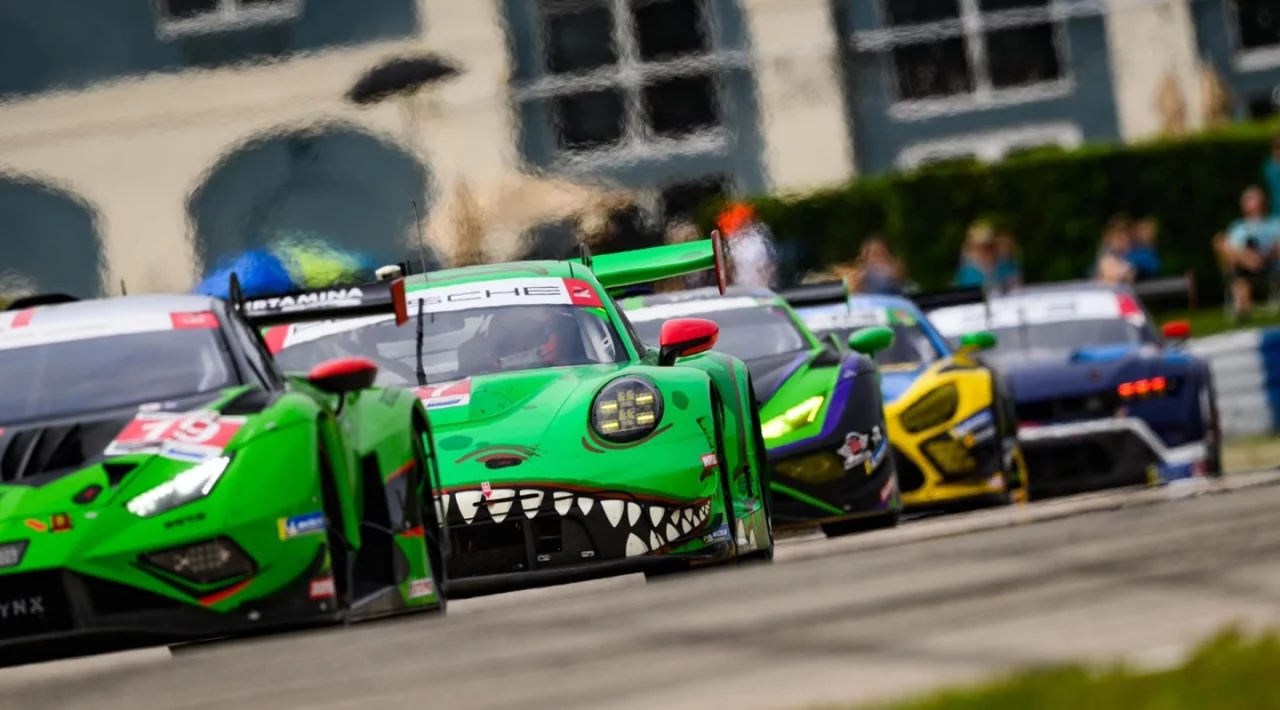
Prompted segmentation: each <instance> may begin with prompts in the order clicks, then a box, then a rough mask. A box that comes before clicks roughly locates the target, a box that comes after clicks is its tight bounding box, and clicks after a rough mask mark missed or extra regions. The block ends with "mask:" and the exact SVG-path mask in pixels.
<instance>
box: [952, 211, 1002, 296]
mask: <svg viewBox="0 0 1280 710" xmlns="http://www.w3.org/2000/svg"><path fill="white" fill-rule="evenodd" d="M995 241H996V240H995V233H994V232H993V231H992V229H991V225H989V224H987V223H985V222H977V223H975V224H974V225H973V226H972V227H970V228H969V234H968V236H967V237H966V238H965V242H964V248H963V251H962V252H961V255H960V268H959V270H957V271H956V276H955V278H954V279H953V280H952V284H953V285H955V286H959V287H961V288H973V287H983V288H997V287H998V286H999V283H998V282H997V277H996V244H995Z"/></svg>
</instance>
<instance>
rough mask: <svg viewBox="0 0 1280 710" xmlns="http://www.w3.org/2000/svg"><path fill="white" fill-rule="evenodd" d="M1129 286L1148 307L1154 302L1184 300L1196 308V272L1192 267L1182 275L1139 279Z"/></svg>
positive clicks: (1163, 302)
mask: <svg viewBox="0 0 1280 710" xmlns="http://www.w3.org/2000/svg"><path fill="white" fill-rule="evenodd" d="M1129 288H1131V289H1133V295H1135V296H1137V297H1138V300H1140V301H1142V303H1143V304H1144V305H1146V306H1147V308H1150V307H1151V306H1152V305H1153V304H1167V303H1169V302H1178V303H1181V302H1182V301H1184V300H1185V301H1186V304H1187V307H1188V308H1190V309H1191V310H1195V308H1196V272H1194V271H1192V270H1191V269H1187V271H1186V273H1184V274H1182V275H1181V276H1169V277H1166V278H1162V279H1150V280H1146V281H1138V282H1135V283H1134V284H1133V285H1132V286H1130V287H1129Z"/></svg>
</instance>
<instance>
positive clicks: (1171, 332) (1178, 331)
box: [1160, 320, 1191, 340]
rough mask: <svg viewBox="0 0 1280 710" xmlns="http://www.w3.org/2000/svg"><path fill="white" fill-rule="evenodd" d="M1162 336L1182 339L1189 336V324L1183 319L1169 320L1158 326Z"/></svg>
mask: <svg viewBox="0 0 1280 710" xmlns="http://www.w3.org/2000/svg"><path fill="white" fill-rule="evenodd" d="M1160 330H1161V331H1162V332H1163V333H1164V337H1166V338H1168V339H1170V340H1182V339H1184V338H1189V337H1191V324H1190V323H1188V322H1186V321H1184V320H1171V321H1169V322H1168V323H1165V324H1164V326H1162V327H1161V328H1160Z"/></svg>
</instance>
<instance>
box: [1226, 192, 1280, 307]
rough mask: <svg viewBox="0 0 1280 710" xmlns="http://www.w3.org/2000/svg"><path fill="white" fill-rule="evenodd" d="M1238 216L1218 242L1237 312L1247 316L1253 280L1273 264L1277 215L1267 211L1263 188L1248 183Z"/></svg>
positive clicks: (1279, 242)
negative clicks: (1228, 272) (1229, 274)
mask: <svg viewBox="0 0 1280 710" xmlns="http://www.w3.org/2000/svg"><path fill="white" fill-rule="evenodd" d="M1240 212H1241V217H1240V219H1237V220H1236V221H1235V222H1232V223H1231V226H1230V227H1228V228H1227V233H1226V236H1225V238H1220V239H1218V240H1215V241H1216V243H1218V244H1220V245H1221V246H1220V247H1219V248H1220V249H1221V250H1222V251H1221V253H1220V256H1222V257H1223V261H1224V263H1226V264H1227V265H1228V266H1229V268H1230V270H1231V292H1232V296H1233V297H1234V298H1235V305H1236V313H1237V314H1238V315H1239V316H1240V317H1241V318H1245V317H1248V315H1249V313H1250V311H1251V310H1252V309H1253V284H1254V283H1255V282H1256V281H1258V280H1259V279H1261V278H1265V277H1269V276H1271V275H1272V274H1273V272H1274V271H1275V268H1276V256H1277V248H1278V246H1280V217H1276V216H1275V215H1272V214H1268V213H1267V198H1266V195H1265V194H1264V193H1263V191H1262V188H1260V187H1257V186H1250V187H1248V188H1246V189H1245V191H1244V193H1243V194H1241V195H1240Z"/></svg>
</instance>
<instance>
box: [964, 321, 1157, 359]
mask: <svg viewBox="0 0 1280 710" xmlns="http://www.w3.org/2000/svg"><path fill="white" fill-rule="evenodd" d="M990 332H991V333H993V334H994V335H995V336H996V347H995V349H994V351H993V352H996V353H1001V352H1017V351H1027V350H1048V351H1064V350H1076V349H1078V348H1080V347H1084V346H1090V345H1104V346H1105V345H1141V344H1142V343H1143V341H1144V337H1143V331H1142V329H1141V328H1140V327H1138V326H1136V325H1133V324H1131V323H1129V322H1128V321H1126V320H1119V319H1114V320H1102V319H1099V320H1073V321H1059V322H1057V323H1035V324H1027V325H1022V326H1010V327H1006V328H993V329H992V330H991V331H990ZM958 339H959V338H958V336H957V340H958Z"/></svg>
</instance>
